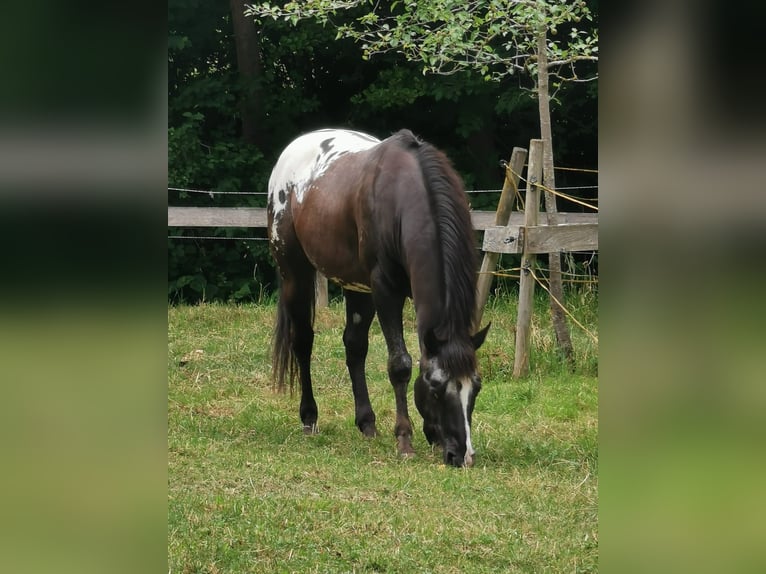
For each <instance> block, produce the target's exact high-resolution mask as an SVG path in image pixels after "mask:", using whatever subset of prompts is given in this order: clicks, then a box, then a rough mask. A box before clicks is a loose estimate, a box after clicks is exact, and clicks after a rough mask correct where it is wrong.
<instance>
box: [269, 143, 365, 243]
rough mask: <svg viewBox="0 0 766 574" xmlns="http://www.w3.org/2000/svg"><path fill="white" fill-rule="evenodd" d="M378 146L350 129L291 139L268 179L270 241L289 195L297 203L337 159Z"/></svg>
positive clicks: (273, 237)
mask: <svg viewBox="0 0 766 574" xmlns="http://www.w3.org/2000/svg"><path fill="white" fill-rule="evenodd" d="M378 143H380V140H379V139H377V138H375V137H373V136H370V135H367V134H363V133H361V132H354V131H350V130H318V131H315V132H311V133H308V134H305V135H302V136H300V137H298V138H296V139H295V140H293V141H292V143H290V145H288V146H287V147H286V148H285V150H284V151H283V152H282V155H280V156H279V159H278V160H277V164H276V165H275V166H274V169H273V170H272V172H271V177H270V178H269V203H270V204H271V205H272V209H273V213H274V222H273V225H272V228H271V237H272V240H276V239H278V228H277V222H278V221H279V219H281V217H282V212H283V211H284V209H285V207H286V206H287V203H288V202H289V201H290V193H292V192H294V193H295V199H296V200H297V201H298V202H299V203H300V202H301V201H303V196H304V194H305V193H306V191H307V190H308V188H309V186H310V183H311V182H312V181H313V180H314V179H316V178H317V177H319V176H320V175H322V174H323V173H324V172H325V171H326V170H327V168H328V167H330V165H332V163H333V162H334V161H335V160H336V159H338V158H339V157H341V156H342V155H344V154H347V153H354V152H359V151H364V150H366V149H369V148H371V147H373V146H375V145H377V144H378Z"/></svg>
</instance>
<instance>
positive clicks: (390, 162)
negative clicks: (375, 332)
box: [267, 129, 489, 467]
mask: <svg viewBox="0 0 766 574" xmlns="http://www.w3.org/2000/svg"><path fill="white" fill-rule="evenodd" d="M267 213H268V222H267V226H268V237H269V246H270V250H271V253H272V255H273V257H274V259H275V261H276V263H277V267H278V274H279V284H280V285H279V295H278V304H277V317H276V322H275V326H274V333H273V350H272V370H273V376H274V379H275V381H274V382H275V386H276V387H277V388H278V389H280V390H284V389H285V385H286V381H289V385H290V390H291V391H292V389H293V386H294V379H295V375H296V373H297V375H298V378H299V380H300V388H301V397H300V409H299V414H300V419H301V422H302V424H303V431H304V433H306V434H315V433H317V432H318V427H317V416H318V412H317V404H316V401H315V399H314V395H313V390H312V383H311V368H310V363H311V352H312V348H313V342H314V330H313V325H314V294H315V281H316V273H317V270H318V271H320V272H321V273H322V274H324V275H325V276H326V277H327V278H329V279H330V280H332V281H334V282H335V283H337V284H339V285H340V287H341V288H342V290H343V295H344V298H345V304H346V325H345V329H344V332H343V344H344V346H345V356H346V366H347V368H348V373H349V375H350V378H351V388H352V391H353V395H354V420H355V423H356V426H357V427H358V428H359V430H360V431H361V432H362V433H363V434H364V436H366V437H374V436H376V435H377V428H376V424H375V421H376V418H375V413H374V412H373V409H372V406H371V405H370V399H369V395H368V390H367V380H366V377H365V362H366V357H367V350H368V345H369V341H368V335H369V329H370V325H371V323H372V321H373V318H374V316H375V314H376V313H377V316H378V320H379V322H380V327H381V330H382V331H383V335H384V338H385V341H386V347H387V350H388V365H387V367H388V377H389V380H390V382H391V385H392V387H393V390H394V397H395V404H396V421H395V425H394V435H395V437H396V440H397V448H398V452H399V454H400V455H402V456H403V457H410V456H414V454H415V451H414V449H413V447H412V433H413V430H412V421H411V419H410V416H409V412H408V408H407V388H408V385H409V382H410V377H411V375H412V358H411V356H410V354H409V352H408V351H407V347H406V346H405V343H404V338H403V334H402V333H403V325H402V311H403V306H404V303H405V300H406V298H408V297H411V298H412V300H413V304H414V308H415V315H416V323H417V333H418V341H419V344H420V354H421V356H420V360H419V374H418V376H417V378H416V380H415V384H414V399H415V406H416V408H417V409H418V411H419V412H420V414H421V416H422V418H423V433H424V434H425V436H426V439H427V441H428V442H429V444H431V445H436V446H440V447H441V448H442V453H443V460H444V464H445V465H452V466H456V467H462V466H471V465H472V464H473V462H474V454H475V450H474V448H473V445H472V443H471V417H472V413H473V410H474V404H475V401H476V396H477V395H478V394H479V391H480V390H481V378H480V376H479V373H478V370H477V360H476V351H477V350H478V349H479V347H481V345H482V343H483V342H484V340H485V338H486V336H487V331H488V330H489V325H487V326H486V327H485V328H484V329H482V330H480V331H478V332H476V333H473V332H472V318H473V311H474V305H475V298H476V295H475V291H476V271H477V254H476V249H475V237H474V234H473V228H472V225H471V219H470V213H469V206H468V201H467V198H466V194H465V191H464V189H463V183H462V180H461V179H460V176H459V175H458V174H457V173H456V172H455V170H454V168H453V167H452V164H451V163H450V161H449V159H448V158H447V156H446V155H445V154H444V153H443V152H441V151H440V150H438V149H437V148H436V147H434V146H433V145H431V144H429V143H427V142H424V141H421V140H420V139H419V138H417V137H416V136H415V135H413V133H412V132H411V131H409V130H401V131H399V132H397V133H395V134H393V135H392V136H391V137H389V138H387V139H385V140H383V141H381V140H379V139H377V138H375V137H373V136H370V135H368V134H364V133H361V132H357V131H350V130H343V129H322V130H318V131H313V132H310V133H307V134H304V135H301V136H299V137H298V138H296V139H295V140H293V141H292V142H291V143H290V144H289V145H288V146H287V147H286V148H285V149H284V151H283V152H282V154H281V155H280V156H279V159H278V160H277V163H276V165H275V166H274V169H273V170H272V173H271V177H270V179H269V186H268V207H267Z"/></svg>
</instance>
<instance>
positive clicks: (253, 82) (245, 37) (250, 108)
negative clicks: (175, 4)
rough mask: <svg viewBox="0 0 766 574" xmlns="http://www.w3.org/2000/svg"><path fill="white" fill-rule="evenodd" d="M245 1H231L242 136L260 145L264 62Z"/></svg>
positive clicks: (261, 137) (256, 30)
mask: <svg viewBox="0 0 766 574" xmlns="http://www.w3.org/2000/svg"><path fill="white" fill-rule="evenodd" d="M245 1H246V0H229V6H230V9H231V23H232V26H233V28H234V43H235V46H236V48H237V69H238V70H239V77H240V80H241V83H242V88H243V90H242V100H241V102H240V112H241V114H242V139H243V140H244V141H245V142H247V143H250V144H254V145H260V144H261V143H262V140H263V130H262V128H261V122H260V121H259V120H260V111H261V109H260V108H261V105H260V104H261V101H260V100H261V98H260V86H259V80H260V77H261V71H262V69H263V63H262V62H261V48H260V45H259V41H258V29H257V28H256V26H255V23H254V22H253V20H252V19H250V18H245V14H244V12H245Z"/></svg>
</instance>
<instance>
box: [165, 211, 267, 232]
mask: <svg viewBox="0 0 766 574" xmlns="http://www.w3.org/2000/svg"><path fill="white" fill-rule="evenodd" d="M168 227H266V208H265V207H171V206H168Z"/></svg>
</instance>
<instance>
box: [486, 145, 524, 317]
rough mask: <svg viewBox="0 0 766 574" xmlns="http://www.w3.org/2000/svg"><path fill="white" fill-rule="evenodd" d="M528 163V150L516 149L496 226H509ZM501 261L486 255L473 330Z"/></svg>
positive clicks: (505, 183)
mask: <svg viewBox="0 0 766 574" xmlns="http://www.w3.org/2000/svg"><path fill="white" fill-rule="evenodd" d="M526 161H527V150H525V149H524V148H521V147H514V148H513V152H512V153H511V162H510V164H509V165H508V166H506V168H505V180H504V181H503V191H502V193H501V194H500V201H499V202H498V204H497V212H495V225H508V221H509V220H510V218H511V210H512V209H513V200H514V198H515V196H516V193H517V192H518V189H519V176H520V175H521V170H522V169H524V163H525V162H526ZM498 259H500V254H499V253H493V252H491V251H487V252H485V253H484V260H483V261H482V262H481V270H480V271H479V279H478V282H477V283H476V310H475V311H474V315H473V329H474V331H478V330H479V328H480V327H481V318H482V316H483V315H484V307H485V306H486V305H487V299H488V298H489V290H490V288H491V287H492V280H493V279H494V276H493V275H492V273H494V272H495V269H497V261H498Z"/></svg>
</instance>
